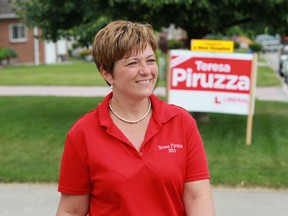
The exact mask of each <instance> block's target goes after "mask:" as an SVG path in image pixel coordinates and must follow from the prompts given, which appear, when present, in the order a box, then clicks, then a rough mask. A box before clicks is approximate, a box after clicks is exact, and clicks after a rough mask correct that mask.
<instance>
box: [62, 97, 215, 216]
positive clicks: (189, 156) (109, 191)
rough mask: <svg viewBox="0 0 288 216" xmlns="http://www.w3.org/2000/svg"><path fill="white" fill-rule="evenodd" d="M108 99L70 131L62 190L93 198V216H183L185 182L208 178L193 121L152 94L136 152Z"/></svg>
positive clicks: (187, 114) (63, 168)
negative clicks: (149, 112)
mask: <svg viewBox="0 0 288 216" xmlns="http://www.w3.org/2000/svg"><path fill="white" fill-rule="evenodd" d="M111 97H112V94H109V95H108V96H106V98H105V99H104V100H103V102H102V103H101V104H99V105H98V107H97V109H95V110H93V111H91V112H89V113H87V114H86V115H84V116H83V117H82V118H80V119H79V120H78V121H77V122H76V123H75V124H74V125H73V127H72V128H71V129H70V131H69V133H68V135H67V139H66V143H65V148H64V153H63V157H62V163H61V171H60V180H59V187H58V190H59V191H60V192H62V193H65V194H90V195H91V198H90V210H89V215H90V216H102V215H103V216H107V215H109V216H114V215H115V216H116V215H118V216H123V215H125V216H132V215H133V216H141V215H143V216H144V215H145V216H147V215H153V216H154V215H155V216H162V215H163V216H170V215H171V216H176V215H177V216H181V215H185V212H184V206H183V203H182V195H183V188H184V183H185V182H191V181H196V180H201V179H207V178H209V177H210V176H209V171H208V166H207V161H206V156H205V151H204V148H203V144H202V140H201V137H200V134H199V132H198V129H197V125H196V123H195V120H194V119H193V118H192V117H191V115H190V114H189V113H188V112H187V111H185V110H184V109H182V108H180V107H177V106H174V105H169V104H167V103H165V102H163V101H161V100H160V99H158V98H157V97H156V96H154V95H152V96H151V97H150V98H151V101H152V107H153V113H152V117H151V120H150V123H149V126H148V129H147V131H146V135H145V139H144V142H143V144H142V147H141V149H140V152H138V151H137V150H136V149H135V148H134V146H133V145H132V144H131V143H130V142H129V140H128V139H127V138H126V137H125V136H124V135H123V133H122V132H121V131H120V130H119V129H118V128H117V126H116V125H114V123H113V122H112V120H111V118H110V115H109V108H108V101H109V99H110V98H111Z"/></svg>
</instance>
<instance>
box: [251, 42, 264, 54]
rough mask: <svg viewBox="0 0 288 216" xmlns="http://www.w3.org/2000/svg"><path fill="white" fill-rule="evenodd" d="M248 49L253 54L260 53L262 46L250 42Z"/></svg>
mask: <svg viewBox="0 0 288 216" xmlns="http://www.w3.org/2000/svg"><path fill="white" fill-rule="evenodd" d="M249 49H250V50H252V51H253V52H260V51H262V45H261V44H259V43H256V42H252V43H250V44H249Z"/></svg>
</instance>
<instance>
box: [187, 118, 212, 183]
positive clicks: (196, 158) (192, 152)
mask: <svg viewBox="0 0 288 216" xmlns="http://www.w3.org/2000/svg"><path fill="white" fill-rule="evenodd" d="M189 116H190V117H188V118H190V119H191V121H187V120H186V122H190V123H188V126H187V129H188V130H187V134H186V135H187V140H186V142H187V143H186V144H187V161H186V175H185V182H191V181H197V180H202V179H209V178H210V173H209V169H208V162H207V157H206V153H205V149H204V145H203V141H202V138H201V135H200V133H199V130H198V127H197V124H196V121H195V119H194V118H193V117H192V116H191V115H190V114H189ZM186 119H187V118H186Z"/></svg>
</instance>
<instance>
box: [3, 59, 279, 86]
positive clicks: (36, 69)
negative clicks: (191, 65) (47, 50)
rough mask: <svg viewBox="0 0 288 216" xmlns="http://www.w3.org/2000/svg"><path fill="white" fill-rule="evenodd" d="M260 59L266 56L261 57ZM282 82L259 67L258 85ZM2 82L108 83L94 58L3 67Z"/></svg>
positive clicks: (66, 84)
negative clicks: (92, 59) (74, 61)
mask: <svg viewBox="0 0 288 216" xmlns="http://www.w3.org/2000/svg"><path fill="white" fill-rule="evenodd" d="M259 61H261V62H263V61H265V60H264V59H261V58H259ZM280 83H281V82H280V81H279V79H278V78H277V77H276V76H275V73H273V71H272V69H271V68H270V67H268V66H259V67H258V72H257V86H275V85H280ZM0 85H45V86H52V85H56V86H61V85H62V86H107V84H106V83H105V82H104V81H103V79H102V77H101V75H100V73H99V72H98V71H97V69H96V66H95V65H94V63H91V62H90V63H87V62H77V63H73V62H72V63H68V64H58V65H39V66H9V67H4V68H0ZM158 86H166V85H165V80H158Z"/></svg>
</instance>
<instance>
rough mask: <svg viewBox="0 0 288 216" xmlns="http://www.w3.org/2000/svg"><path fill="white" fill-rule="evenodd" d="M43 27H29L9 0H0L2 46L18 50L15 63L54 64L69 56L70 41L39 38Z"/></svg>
mask: <svg viewBox="0 0 288 216" xmlns="http://www.w3.org/2000/svg"><path fill="white" fill-rule="evenodd" d="M40 34H41V29H38V28H37V27H34V28H28V27H27V26H26V25H25V23H23V22H21V20H20V18H19V17H18V16H17V15H16V14H15V13H14V12H13V10H12V8H11V6H10V5H9V0H0V47H5V48H11V49H13V50H15V51H16V53H17V56H18V57H17V58H16V59H14V62H15V63H20V64H35V65H38V64H53V63H58V62H61V61H63V60H64V59H66V57H68V42H67V41H66V40H64V39H63V40H59V41H57V42H56V43H54V42H51V41H44V40H42V39H38V37H37V36H39V35H40Z"/></svg>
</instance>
